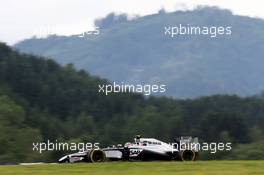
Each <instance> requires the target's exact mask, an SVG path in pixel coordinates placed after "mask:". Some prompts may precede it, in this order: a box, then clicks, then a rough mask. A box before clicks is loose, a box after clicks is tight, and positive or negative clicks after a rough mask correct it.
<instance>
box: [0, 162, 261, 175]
mask: <svg viewBox="0 0 264 175" xmlns="http://www.w3.org/2000/svg"><path fill="white" fill-rule="evenodd" d="M0 174H3V175H170V174H177V175H263V174H264V161H197V162H109V163H96V164H88V163H87V164H86V163H81V164H43V165H14V166H0Z"/></svg>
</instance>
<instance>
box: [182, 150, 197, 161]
mask: <svg viewBox="0 0 264 175" xmlns="http://www.w3.org/2000/svg"><path fill="white" fill-rule="evenodd" d="M181 160H182V161H194V160H196V153H195V152H194V151H193V150H184V151H183V152H182V153H181Z"/></svg>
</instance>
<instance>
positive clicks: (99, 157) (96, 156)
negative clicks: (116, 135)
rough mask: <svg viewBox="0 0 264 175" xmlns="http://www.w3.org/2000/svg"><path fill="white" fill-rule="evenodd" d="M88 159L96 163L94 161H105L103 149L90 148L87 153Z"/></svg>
mask: <svg viewBox="0 0 264 175" xmlns="http://www.w3.org/2000/svg"><path fill="white" fill-rule="evenodd" d="M87 157H88V160H89V162H91V163H96V162H105V161H106V155H105V153H104V151H102V150H100V149H93V150H91V151H90V152H89V153H88V155H87Z"/></svg>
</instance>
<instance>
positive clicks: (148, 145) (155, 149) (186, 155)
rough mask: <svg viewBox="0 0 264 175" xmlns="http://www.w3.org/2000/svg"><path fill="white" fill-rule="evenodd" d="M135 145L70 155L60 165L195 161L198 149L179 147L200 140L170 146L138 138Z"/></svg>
mask: <svg viewBox="0 0 264 175" xmlns="http://www.w3.org/2000/svg"><path fill="white" fill-rule="evenodd" d="M134 140H135V141H134V143H126V144H125V145H124V146H122V145H117V146H111V147H107V148H103V149H90V150H86V151H83V152H78V153H74V154H69V155H66V156H63V157H62V158H60V159H59V163H65V162H68V163H74V162H91V163H93V162H105V161H115V160H132V161H133V160H138V161H155V160H181V161H194V160H196V159H197V157H198V150H197V149H196V148H192V149H188V148H187V147H186V148H185V149H181V148H179V145H181V146H182V145H186V144H190V143H197V142H198V139H197V138H195V139H193V138H192V137H180V138H178V139H176V140H175V143H173V144H168V143H165V142H162V141H159V140H157V139H154V138H141V137H140V136H136V138H135V139H134Z"/></svg>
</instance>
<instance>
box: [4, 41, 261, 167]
mask: <svg viewBox="0 0 264 175" xmlns="http://www.w3.org/2000/svg"><path fill="white" fill-rule="evenodd" d="M105 82H107V80H104V79H101V78H98V77H94V76H91V75H89V74H88V73H86V72H85V71H82V70H80V71H77V70H75V69H74V68H73V67H72V66H71V65H66V66H60V65H59V64H57V63H56V62H54V61H52V60H49V59H46V58H42V57H37V56H32V55H26V54H21V53H18V52H16V51H14V50H12V49H11V48H10V47H8V46H6V45H4V44H0V145H1V147H0V163H10V162H13V163H14V162H32V161H49V162H54V161H57V159H58V157H60V156H61V155H63V154H65V153H64V152H52V151H47V152H44V154H39V153H38V152H36V151H32V142H40V141H43V142H46V141H47V140H51V141H56V140H58V141H62V142H70V141H71V142H81V141H82V142H100V143H101V146H107V145H108V144H117V143H125V142H127V141H130V140H132V138H133V136H134V135H136V134H142V135H143V136H146V137H155V138H158V139H161V140H164V141H172V139H173V138H175V137H178V136H184V135H191V136H198V137H199V139H200V141H206V142H223V141H224V142H232V144H233V148H234V149H233V151H231V152H218V153H216V154H209V153H207V152H204V153H201V154H200V155H201V156H200V158H201V159H263V155H264V149H263V148H264V147H263V133H264V117H263V116H264V115H263V114H264V100H263V99H264V98H263V96H261V95H260V96H253V97H246V98H245V97H243V98H242V97H239V96H228V95H215V96H208V97H202V98H197V99H193V100H177V99H170V98H166V97H149V98H145V97H144V96H142V95H139V94H131V93H116V94H110V95H108V96H105V95H103V94H100V93H98V84H100V83H105Z"/></svg>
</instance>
